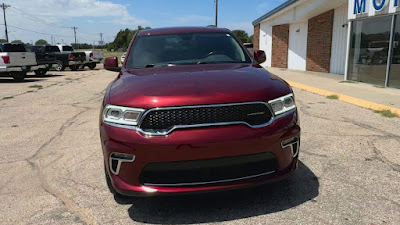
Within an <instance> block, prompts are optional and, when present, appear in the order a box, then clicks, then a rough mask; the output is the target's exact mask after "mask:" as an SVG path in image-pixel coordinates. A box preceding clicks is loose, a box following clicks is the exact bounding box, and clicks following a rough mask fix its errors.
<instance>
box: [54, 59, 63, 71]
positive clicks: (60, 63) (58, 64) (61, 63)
mask: <svg viewBox="0 0 400 225" xmlns="http://www.w3.org/2000/svg"><path fill="white" fill-rule="evenodd" d="M55 69H56V70H57V71H64V70H65V65H64V63H63V62H61V61H58V63H57V66H56V67H55Z"/></svg>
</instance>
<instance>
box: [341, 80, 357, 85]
mask: <svg viewBox="0 0 400 225" xmlns="http://www.w3.org/2000/svg"><path fill="white" fill-rule="evenodd" d="M339 83H346V84H357V83H358V82H357V81H354V80H342V81H340V82H339Z"/></svg>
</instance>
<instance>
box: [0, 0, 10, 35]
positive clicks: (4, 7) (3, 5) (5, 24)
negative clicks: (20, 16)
mask: <svg viewBox="0 0 400 225" xmlns="http://www.w3.org/2000/svg"><path fill="white" fill-rule="evenodd" d="M0 7H1V8H2V9H3V16H4V26H5V28H6V40H7V42H8V31H7V20H6V9H7V8H8V7H10V5H6V4H4V3H2V4H1V5H0Z"/></svg>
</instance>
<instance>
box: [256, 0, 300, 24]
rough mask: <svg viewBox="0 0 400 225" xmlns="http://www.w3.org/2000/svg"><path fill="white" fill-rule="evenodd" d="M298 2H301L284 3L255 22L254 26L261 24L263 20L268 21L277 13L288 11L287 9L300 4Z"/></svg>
mask: <svg viewBox="0 0 400 225" xmlns="http://www.w3.org/2000/svg"><path fill="white" fill-rule="evenodd" d="M298 1H299V0H288V1H286V2H284V3H283V4H281V5H280V6H278V7H276V8H275V9H273V10H271V11H269V12H267V13H266V14H264V15H263V16H261V17H260V18H258V19H256V20H254V21H253V26H255V25H257V24H259V23H261V22H262V21H263V20H265V19H267V18H268V17H271V16H273V15H275V14H276V13H278V12H280V11H282V10H284V9H286V8H287V7H289V6H291V5H293V4H294V3H296V2H298Z"/></svg>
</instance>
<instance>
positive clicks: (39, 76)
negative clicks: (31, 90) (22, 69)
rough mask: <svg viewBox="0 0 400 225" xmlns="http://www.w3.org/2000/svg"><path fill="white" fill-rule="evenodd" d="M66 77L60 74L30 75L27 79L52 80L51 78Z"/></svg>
mask: <svg viewBox="0 0 400 225" xmlns="http://www.w3.org/2000/svg"><path fill="white" fill-rule="evenodd" d="M64 76H65V75H60V74H45V75H28V76H26V78H32V77H33V78H35V77H38V78H50V77H64Z"/></svg>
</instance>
